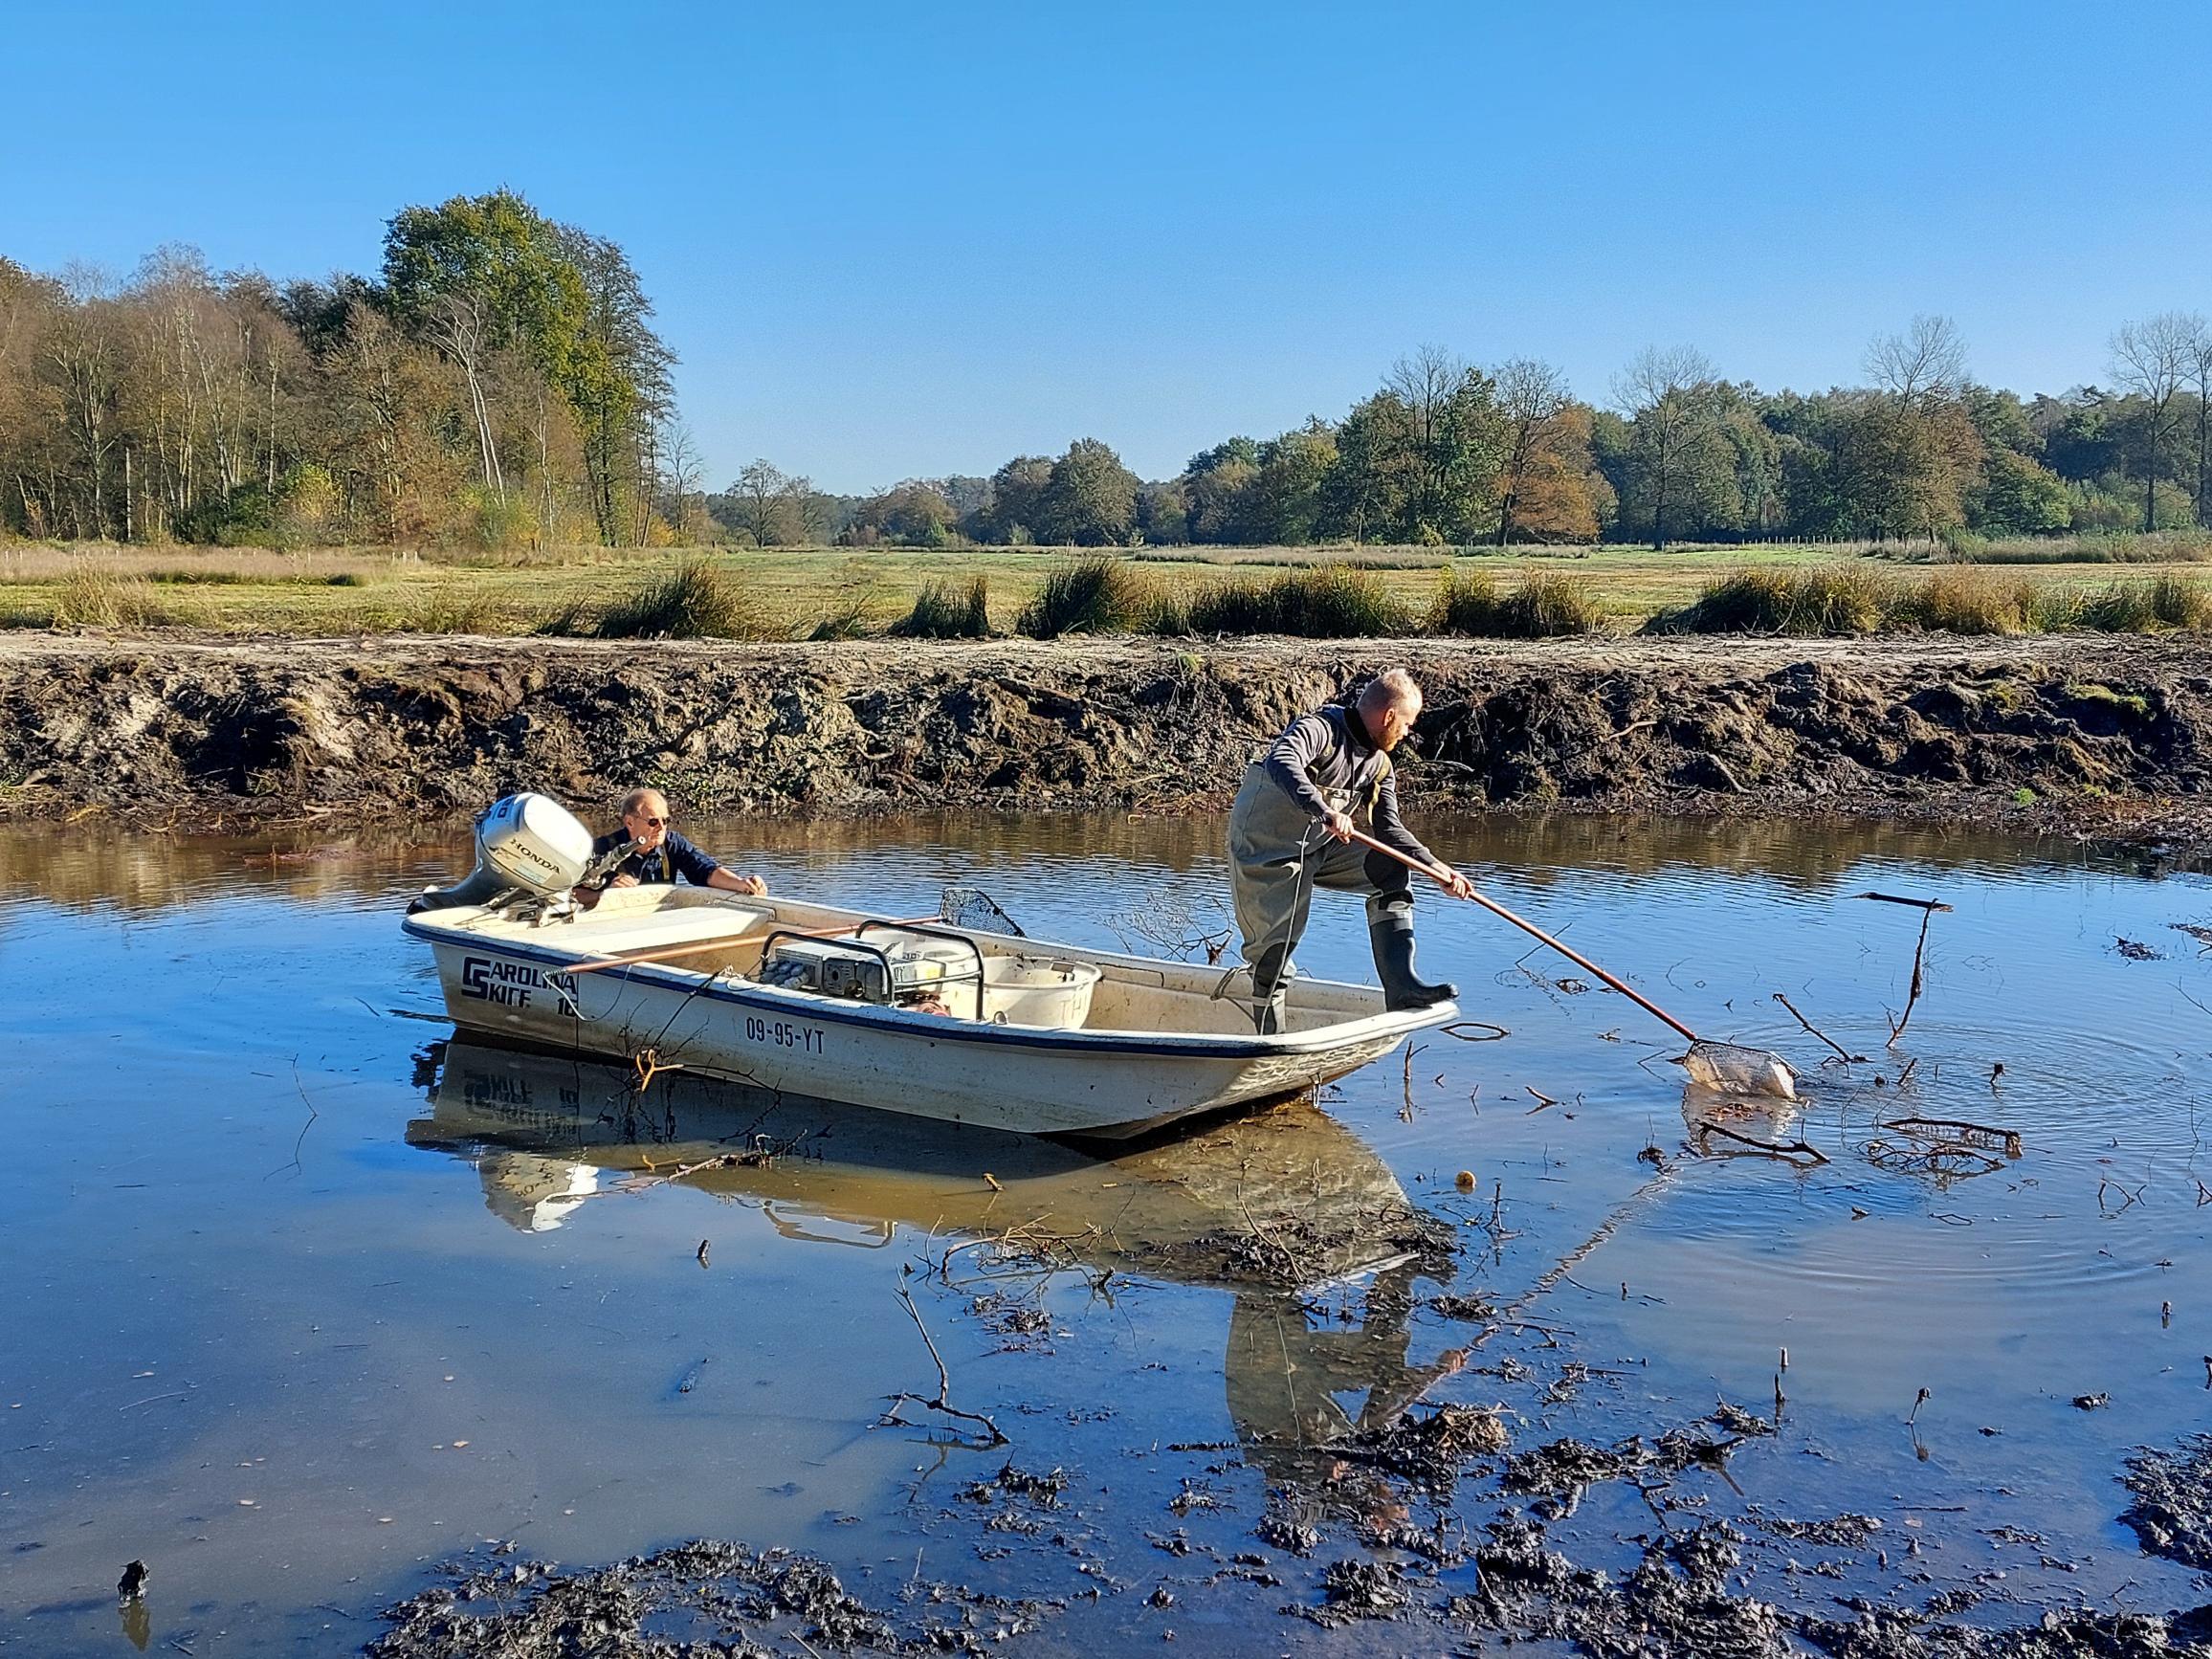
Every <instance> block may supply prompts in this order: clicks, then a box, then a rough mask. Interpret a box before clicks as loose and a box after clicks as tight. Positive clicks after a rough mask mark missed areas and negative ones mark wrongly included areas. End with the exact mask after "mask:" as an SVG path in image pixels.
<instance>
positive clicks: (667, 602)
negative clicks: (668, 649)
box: [591, 559, 775, 639]
mask: <svg viewBox="0 0 2212 1659" xmlns="http://www.w3.org/2000/svg"><path fill="white" fill-rule="evenodd" d="M591 631H592V632H593V633H594V634H595V635H597V636H598V637H599V638H601V639H768V638H771V637H773V636H774V632H775V630H773V629H772V628H770V626H769V624H768V620H767V618H766V617H765V616H764V615H763V614H762V612H761V609H760V608H759V607H758V606H757V605H755V604H754V603H753V602H752V600H751V599H750V598H749V597H748V596H747V595H746V594H745V593H744V592H743V591H742V590H741V588H740V587H739V586H738V585H737V583H736V582H734V581H732V580H731V579H730V577H729V576H727V575H726V574H724V573H723V571H722V570H721V569H720V568H719V566H717V565H715V564H710V563H708V562H707V561H706V560H704V559H687V560H685V561H684V562H683V563H682V564H678V565H677V566H676V567H675V570H673V571H671V572H670V573H669V574H668V575H666V576H664V577H661V578H659V579H658V580H657V581H653V582H649V583H647V584H646V586H643V587H641V588H639V589H638V590H637V591H636V592H634V593H632V594H630V595H629V596H628V597H627V598H624V599H618V600H616V601H615V602H614V603H613V604H612V605H610V606H608V608H606V609H605V610H603V611H601V612H600V614H599V616H598V619H597V620H596V621H595V622H594V623H593V625H592V630H591Z"/></svg>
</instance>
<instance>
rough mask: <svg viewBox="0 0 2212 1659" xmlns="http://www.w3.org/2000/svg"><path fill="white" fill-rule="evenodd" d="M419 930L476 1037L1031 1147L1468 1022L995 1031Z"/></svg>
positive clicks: (1294, 1089) (1309, 1084)
mask: <svg viewBox="0 0 2212 1659" xmlns="http://www.w3.org/2000/svg"><path fill="white" fill-rule="evenodd" d="M406 926H407V929H408V931H409V933H410V934H412V935H414V936H416V937H417V938H420V939H421V940H424V941H425V942H427V943H428V944H429V945H430V947H431V953H432V956H433V958H434V960H435V962H436V967H437V974H438V981H439V985H440V988H441V989H442V991H443V993H444V996H445V1002H446V1008H447V1011H448V1013H449V1014H450V1015H451V1016H452V1018H453V1022H454V1024H455V1025H457V1026H459V1027H460V1028H462V1029H464V1030H467V1031H475V1032H481V1033H484V1034H486V1035H490V1036H495V1037H498V1038H501V1039H503V1040H506V1041H510V1042H514V1041H520V1042H525V1043H528V1044H531V1045H533V1046H540V1047H544V1048H548V1049H552V1050H555V1051H566V1052H578V1053H587V1054H597V1055H603V1056H608V1057H610V1058H614V1059H621V1060H634V1061H637V1062H638V1063H639V1065H640V1067H641V1069H644V1068H647V1067H650V1066H653V1065H659V1066H681V1067H682V1068H684V1069H685V1070H687V1071H692V1072H698V1073H706V1074H707V1075H710V1076H716V1077H723V1078H728V1079H730V1080H732V1081H734V1082H740V1083H748V1084H751V1085H754V1086H755V1087H758V1088H763V1089H768V1090H772V1091H776V1092H778V1093H784V1094H791V1095H810V1096H815V1097H819V1098H823V1099H829V1100H835V1101H841V1102H844V1103H847V1104H851V1105H859V1106H871V1107H877V1108H882V1109H888V1110H891V1111H896V1112H904V1113H910V1114H913V1115H916V1116H918V1117H929V1118H936V1119H940V1120H942V1121H945V1122H952V1123H971V1124H979V1125H983V1126H986V1127H989V1128H994V1129H1006V1130H1013V1131H1016V1132H1018V1133H1023V1134H1046V1135H1091V1136H1124V1135H1132V1134H1137V1133H1140V1132H1142V1131H1144V1130H1148V1129H1152V1128H1156V1127H1158V1126H1160V1125H1162V1124H1165V1123H1169V1122H1172V1121H1174V1120H1176V1119H1178V1118H1183V1117H1193V1116H1196V1115H1199V1114H1203V1113H1211V1112H1216V1111H1221V1110H1223V1109H1225V1108H1229V1107H1236V1106H1246V1105H1253V1104H1258V1103H1261V1102H1267V1101H1272V1100H1279V1099H1283V1098H1285V1097H1288V1096H1291V1095H1299V1094H1303V1093H1305V1092H1308V1091H1310V1090H1313V1089H1315V1088H1317V1087H1318V1086H1320V1085H1321V1084H1323V1083H1326V1082H1328V1081H1330V1080H1331V1079H1333V1078H1337V1077H1340V1076H1343V1075H1344V1074H1345V1073H1349V1072H1352V1071H1356V1070H1357V1069H1359V1068H1360V1067H1361V1066H1364V1065H1367V1064H1369V1063H1370V1062H1372V1061H1374V1060H1376V1059H1378V1058H1380V1057H1381V1056H1383V1054H1386V1053H1388V1052H1389V1051H1391V1050H1392V1049H1394V1048H1396V1047H1397V1046H1398V1045H1399V1044H1400V1043H1401V1042H1403V1041H1404V1040H1405V1036H1406V1035H1407V1033H1408V1032H1409V1031H1412V1030H1415V1029H1420V1028H1421V1027H1423V1026H1427V1025H1433V1024H1437V1023H1439V1022H1440V1021H1443V1020H1448V1019H1450V1018H1453V1017H1455V1014H1456V1009H1455V1008H1454V1007H1453V1006H1451V1005H1449V1004H1448V1005H1445V1006H1442V1007H1439V1008H1433V1009H1423V1010H1420V1011H1418V1012H1413V1013H1396V1014H1392V1013H1388V1012H1382V1011H1378V1012H1376V1013H1373V1014H1365V1015H1363V1016H1362V1017H1360V1018H1356V1019H1352V1020H1349V1021H1341V1022H1337V1023H1334V1024H1331V1025H1328V1026H1326V1027H1324V1028H1322V1029H1313V1030H1306V1031H1294V1032H1292V1033H1290V1034H1288V1035H1284V1036H1279V1037H1258V1036H1255V1035H1250V1034H1243V1035H1240V1034H1236V1033H1234V1032H1223V1031H1218V1030H1216V1031H1147V1030H1124V1029H1048V1028H1042V1027H1029V1026H1010V1025H997V1024H989V1023H981V1022H977V1021H972V1020H964V1019H954V1018H947V1017H945V1016H943V1015H939V1014H929V1013H922V1012H918V1011H913V1010H909V1009H903V1008H896V1007H884V1006H876V1005H874V1004H869V1003H857V1002H851V1001H847V1000H843V999H832V998H828V997H822V996H817V995H812V994H808V993H806V992H799V991H789V990H783V989H779V988H777V987H774V986H770V985H765V984H759V983H756V982H754V981H751V980H749V979H743V978H726V977H723V976H720V975H715V974H710V973H703V972H699V971H693V970H688V969H686V968H684V967H682V966H680V965H678V964H676V963H674V962H671V963H667V964H635V965H630V966H626V967H623V968H620V969H616V970H612V971H606V972H595V973H586V974H576V973H572V972H568V971H566V970H568V969H570V968H573V967H574V966H575V965H576V964H577V962H579V961H581V960H586V958H588V956H589V955H590V953H589V952H588V951H586V952H579V951H577V950H574V949H569V948H564V947H563V946H561V945H556V944H550V943H546V942H542V941H541V940H539V939H536V938H531V937H528V936H527V935H525V937H520V938H516V937H509V936H508V935H507V934H506V933H504V932H500V933H492V932H489V931H486V930H483V929H481V928H479V927H456V926H452V925H447V924H445V922H444V917H443V915H442V914H441V913H431V914H428V915H425V916H421V917H412V918H409V920H408V922H407V924H406ZM1084 960H1087V961H1093V962H1100V963H1102V964H1106V965H1107V966H1108V967H1109V971H1113V970H1114V967H1115V966H1116V965H1117V964H1118V965H1119V966H1120V967H1121V968H1122V969H1123V970H1124V971H1126V969H1127V968H1128V967H1129V966H1130V965H1131V964H1134V965H1135V966H1136V967H1137V968H1139V969H1140V970H1141V971H1142V972H1143V973H1146V974H1150V975H1153V976H1155V977H1158V978H1159V979H1160V980H1161V984H1162V985H1164V984H1167V976H1168V975H1169V974H1170V973H1175V974H1184V975H1195V974H1197V973H1199V972H1200V971H1201V970H1191V969H1188V968H1187V966H1186V965H1185V964H1181V963H1156V962H1148V961H1147V960H1146V959H1142V958H1117V957H1111V956H1106V955H1103V954H1098V953H1085V957H1084ZM1214 977H1215V978H1218V977H1219V971H1218V970H1214ZM1326 988H1333V989H1335V990H1337V991H1339V992H1345V993H1350V994H1351V995H1352V996H1354V997H1356V998H1357V997H1372V995H1373V993H1370V992H1366V991H1364V990H1363V989H1362V988H1361V987H1357V986H1341V987H1326V986H1325V985H1323V986H1321V987H1317V989H1316V994H1318V990H1319V989H1326ZM1183 995H1186V996H1189V995H1197V996H1200V997H1201V998H1203V993H1191V992H1185V993H1183Z"/></svg>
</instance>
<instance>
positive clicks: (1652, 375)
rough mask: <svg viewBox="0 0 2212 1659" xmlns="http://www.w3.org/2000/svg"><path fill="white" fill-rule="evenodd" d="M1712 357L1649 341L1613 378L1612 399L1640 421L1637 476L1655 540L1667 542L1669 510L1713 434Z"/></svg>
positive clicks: (1637, 426)
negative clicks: (1707, 391)
mask: <svg viewBox="0 0 2212 1659" xmlns="http://www.w3.org/2000/svg"><path fill="white" fill-rule="evenodd" d="M1713 382H1714V369H1713V364H1712V362H1711V360H1709V359H1708V358H1707V357H1706V355H1705V354H1704V353H1703V352H1701V351H1699V350H1697V349H1696V348H1695V347H1693V346H1688V345H1676V346H1670V347H1668V348H1666V349H1664V350H1662V349H1661V348H1660V347H1658V346H1656V345H1647V346H1646V347H1645V348H1644V349H1643V350H1642V351H1640V352H1638V353H1637V354H1636V356H1635V358H1634V359H1633V360H1632V361H1631V362H1630V363H1629V365H1628V366H1627V367H1626V368H1625V369H1623V370H1622V371H1621V373H1620V374H1619V376H1617V377H1616V378H1615V380H1614V382H1613V401H1614V404H1615V405H1616V406H1617V407H1618V408H1619V409H1620V410H1621V412H1622V413H1623V414H1625V415H1626V416H1627V417H1628V418H1629V419H1630V420H1631V421H1632V422H1634V423H1635V449H1636V460H1637V466H1636V476H1637V485H1638V489H1639V493H1640V494H1641V495H1642V496H1643V497H1644V504H1645V505H1647V506H1648V507H1649V508H1650V509H1651V545H1652V546H1653V547H1654V548H1658V549H1661V550H1664V549H1665V547H1666V545H1667V513H1668V510H1669V509H1670V507H1679V506H1680V505H1682V498H1683V496H1684V495H1685V494H1686V493H1687V487H1688V483H1689V477H1690V474H1691V470H1692V466H1693V465H1694V464H1696V463H1698V462H1699V461H1700V459H1701V454H1700V452H1701V451H1703V450H1704V449H1705V448H1707V447H1708V441H1709V440H1710V439H1711V437H1712V436H1713V431H1714V420H1713V414H1712V410H1711V409H1710V408H1709V407H1708V403H1709V400H1707V399H1705V398H1704V397H1702V396H1700V395H1699V394H1700V393H1702V392H1703V391H1704V390H1705V389H1706V388H1707V387H1710V386H1712V385H1713Z"/></svg>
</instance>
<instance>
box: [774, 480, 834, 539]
mask: <svg viewBox="0 0 2212 1659" xmlns="http://www.w3.org/2000/svg"><path fill="white" fill-rule="evenodd" d="M779 496H780V499H779V502H778V505H777V517H776V521H777V523H778V524H780V525H782V526H783V527H784V528H785V529H786V530H788V531H789V532H790V533H791V536H792V539H793V540H794V541H797V542H806V541H807V539H808V538H809V537H811V536H813V535H814V522H815V520H816V519H817V518H819V517H820V512H819V509H818V508H817V507H816V505H815V503H816V502H817V501H818V500H819V499H820V498H819V497H817V496H816V495H815V494H814V480H813V479H812V478H809V477H807V476H805V475H804V474H800V473H786V474H785V476H784V487H783V489H782V491H781V492H779ZM818 539H819V540H822V541H827V540H828V539H829V538H828V537H827V536H824V537H821V538H818Z"/></svg>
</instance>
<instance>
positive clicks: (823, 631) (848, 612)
mask: <svg viewBox="0 0 2212 1659" xmlns="http://www.w3.org/2000/svg"><path fill="white" fill-rule="evenodd" d="M867 631H868V595H867V594H865V593H856V594H853V595H852V596H851V597H850V598H848V599H847V600H846V601H845V603H844V604H842V605H840V606H839V607H838V608H836V609H834V610H832V611H829V612H828V613H827V614H825V615H824V616H823V618H822V620H821V621H819V622H817V623H815V624H814V626H813V627H812V628H810V629H808V630H807V638H808V639H809V640H812V641H813V642H814V643H816V644H817V645H820V644H825V643H829V642H833V641H836V640H840V639H858V638H860V637H861V636H862V635H864V634H865V633H867Z"/></svg>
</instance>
